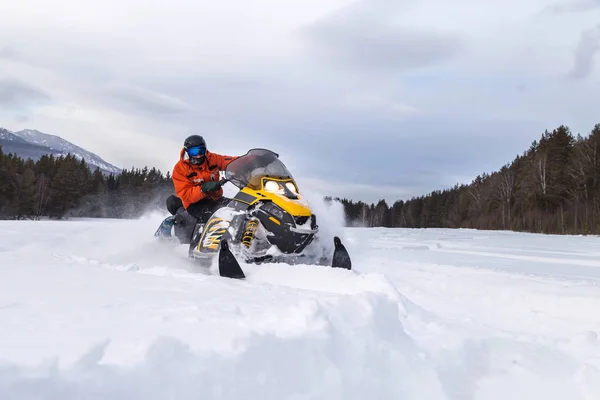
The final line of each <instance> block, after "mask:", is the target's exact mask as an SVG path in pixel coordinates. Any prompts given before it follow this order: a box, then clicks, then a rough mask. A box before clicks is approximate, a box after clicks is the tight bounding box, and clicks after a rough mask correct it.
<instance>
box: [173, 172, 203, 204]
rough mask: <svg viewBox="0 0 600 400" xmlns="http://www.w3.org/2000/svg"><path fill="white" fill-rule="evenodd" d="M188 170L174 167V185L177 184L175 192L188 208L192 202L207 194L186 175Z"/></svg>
mask: <svg viewBox="0 0 600 400" xmlns="http://www.w3.org/2000/svg"><path fill="white" fill-rule="evenodd" d="M186 174H187V171H185V170H184V169H183V168H180V167H178V166H176V167H175V168H174V169H173V185H174V186H175V194H176V195H177V197H179V198H180V199H181V201H182V202H183V207H184V208H187V207H188V206H189V205H190V204H192V203H195V202H197V201H200V200H202V199H203V198H204V197H206V195H205V194H204V193H203V192H202V188H201V187H200V186H199V185H197V184H195V183H194V182H192V181H191V180H190V178H188V177H187V176H186Z"/></svg>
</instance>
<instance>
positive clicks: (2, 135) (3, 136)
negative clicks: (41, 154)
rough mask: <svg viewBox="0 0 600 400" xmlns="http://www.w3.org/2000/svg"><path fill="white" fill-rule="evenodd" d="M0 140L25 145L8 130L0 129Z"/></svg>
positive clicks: (23, 141)
mask: <svg viewBox="0 0 600 400" xmlns="http://www.w3.org/2000/svg"><path fill="white" fill-rule="evenodd" d="M0 140H10V141H11V142H18V143H25V142H26V141H25V140H23V139H21V138H20V137H18V136H17V135H15V134H14V132H11V131H9V130H8V129H4V128H0Z"/></svg>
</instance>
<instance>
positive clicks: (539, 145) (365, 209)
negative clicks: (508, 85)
mask: <svg viewBox="0 0 600 400" xmlns="http://www.w3.org/2000/svg"><path fill="white" fill-rule="evenodd" d="M335 200H338V201H341V202H342V203H343V205H344V210H345V216H346V223H347V225H349V226H366V227H376V226H381V227H407V228H434V227H435V228H474V229H491V230H498V229H501V230H515V231H527V232H535V233H554V234H599V233H600V225H599V223H600V124H596V125H595V126H594V128H593V129H592V131H591V132H590V133H589V134H588V135H587V136H585V137H584V136H582V135H581V134H577V135H576V136H574V135H573V133H572V132H571V131H570V129H569V128H568V127H567V126H564V125H561V126H559V127H558V128H556V129H554V130H552V131H551V132H549V131H548V130H546V131H545V132H544V133H543V134H542V135H541V137H540V138H539V140H535V141H534V142H533V143H532V144H531V146H530V147H529V149H527V150H526V151H524V152H523V153H522V154H520V155H517V157H516V158H515V159H514V160H513V161H512V162H510V163H508V164H506V165H504V166H502V167H501V168H500V169H499V170H498V171H495V172H493V173H491V174H488V173H483V174H480V175H478V176H477V177H475V179H473V181H472V182H471V183H470V184H460V185H458V184H457V185H455V186H454V187H453V188H449V189H445V190H436V191H433V192H431V193H428V194H426V195H423V196H419V197H413V198H411V199H409V200H407V201H404V200H398V201H396V202H395V203H394V204H392V205H391V206H389V205H388V204H387V203H386V202H385V201H384V200H380V201H379V202H378V203H377V204H366V203H363V202H361V201H358V202H354V201H352V200H349V199H340V198H335Z"/></svg>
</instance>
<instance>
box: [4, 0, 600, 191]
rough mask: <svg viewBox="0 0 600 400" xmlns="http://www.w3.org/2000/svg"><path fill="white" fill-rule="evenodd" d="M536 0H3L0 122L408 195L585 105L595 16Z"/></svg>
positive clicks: (128, 158)
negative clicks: (195, 152)
mask: <svg viewBox="0 0 600 400" xmlns="http://www.w3.org/2000/svg"><path fill="white" fill-rule="evenodd" d="M116 4H118V5H119V8H118V10H119V11H118V12H116V11H115V10H116V9H115V7H114V6H115V5H116ZM550 4H555V3H554V2H553V1H552V0H528V1H522V0H504V1H500V0H489V1H485V2H481V1H480V2H477V1H473V0H456V1H453V2H451V3H449V2H447V1H442V0H421V1H416V0H398V1H392V0H369V1H358V2H356V1H352V0H302V1H301V0H289V1H286V2H281V1H277V0H255V1H252V2H234V1H233V0H224V1H222V2H214V1H208V0H196V1H192V0H174V2H173V3H169V4H167V3H165V2H162V1H160V0H146V1H142V0H119V1H118V2H117V1H116V0H108V1H107V2H97V1H93V0H81V1H79V2H77V3H75V2H74V1H73V0H56V1H55V2H44V1H40V0H20V1H18V2H7V3H6V5H4V4H3V6H1V7H0V8H2V11H1V12H0V77H1V78H0V79H4V80H3V81H2V82H4V84H3V85H4V87H5V89H4V92H3V93H4V94H3V95H2V96H3V97H2V99H4V100H0V101H3V103H2V104H1V105H0V126H2V125H10V124H11V123H12V124H14V125H12V126H7V128H9V129H14V130H19V129H22V128H26V127H27V128H36V129H38V130H41V131H46V132H48V133H53V134H58V135H61V136H63V137H65V138H66V139H68V140H71V141H73V142H75V143H78V144H79V145H81V146H83V147H85V148H88V149H89V150H91V151H94V152H96V153H98V154H100V155H101V156H102V157H103V158H105V159H107V160H108V161H110V162H112V163H115V164H116V165H119V166H123V167H131V166H133V165H135V166H143V165H149V166H156V167H157V168H160V169H161V170H163V171H166V170H171V169H172V167H173V165H174V163H175V161H176V160H177V157H178V154H179V149H180V148H181V144H182V142H183V139H184V138H185V137H186V136H187V135H189V134H190V133H200V134H202V135H204V136H205V137H206V140H207V141H208V144H209V146H210V147H211V149H212V150H214V151H216V152H221V153H224V154H243V153H245V152H246V151H247V150H248V149H249V148H252V147H268V148H272V149H273V150H275V151H277V152H279V153H280V154H281V156H282V160H284V162H285V163H286V164H287V165H289V166H290V169H291V170H292V172H293V173H294V175H295V176H298V177H301V178H302V179H301V181H300V182H299V183H300V184H301V185H303V186H304V184H303V182H304V181H306V182H307V184H308V183H309V182H310V183H312V184H314V186H315V187H316V188H319V187H321V188H323V186H319V185H322V183H323V182H325V183H326V186H325V188H327V189H329V190H332V191H334V192H331V193H329V194H331V195H334V196H352V197H353V198H356V199H357V200H358V199H363V200H371V201H376V200H377V197H380V196H382V195H383V194H384V192H389V193H391V196H399V197H400V196H401V197H403V198H406V197H409V196H412V195H420V194H424V193H426V192H427V191H430V190H433V189H439V188H443V187H451V186H452V185H454V184H455V183H456V182H455V180H456V179H458V178H457V177H469V176H471V177H474V176H475V175H476V174H478V173H481V172H483V171H491V170H493V169H496V168H498V167H500V166H502V165H503V164H504V163H506V162H507V161H510V160H511V159H512V158H514V156H515V155H517V154H519V153H520V152H521V151H522V150H524V149H526V148H527V147H528V145H529V144H530V143H531V142H532V141H533V140H534V139H536V138H538V136H539V134H541V133H542V132H543V130H544V129H552V128H553V127H555V126H558V124H562V123H565V124H568V125H570V126H571V127H572V129H573V130H574V131H576V132H581V133H586V131H587V130H589V129H590V128H591V127H592V126H593V124H595V123H597V122H600V121H597V118H598V114H597V110H596V108H597V107H596V106H595V104H596V102H595V99H596V97H597V92H598V88H599V85H600V80H599V79H600V77H599V76H598V75H597V74H593V73H592V71H593V57H594V49H595V45H594V43H596V42H594V37H595V36H594V35H595V34H594V33H593V32H595V31H589V32H588V33H586V34H585V35H581V27H582V26H583V27H586V26H596V25H597V23H598V15H596V14H594V13H593V12H591V11H592V10H590V12H588V13H578V14H576V15H569V14H566V13H544V14H543V15H540V10H541V9H542V8H544V7H546V6H548V5H550ZM561 4H562V3H561ZM564 4H566V3H564ZM569 4H571V5H573V4H580V5H579V6H577V7H575V8H576V9H577V8H579V9H582V7H581V4H582V3H569ZM232 7H233V8H232ZM559 8H560V7H559ZM31 9H36V11H37V12H36V13H34V14H32V13H31ZM61 9H63V10H64V9H69V10H70V13H68V14H66V13H61V12H59V10H61ZM232 9H234V10H235V12H232ZM563 9H566V8H565V7H563ZM140 10H144V12H140ZM557 26H558V27H560V29H557ZM165 27H168V29H165ZM580 39H581V40H580ZM578 41H580V45H579V48H578V49H579V50H577V52H576V53H577V54H578V61H577V62H576V63H575V65H573V51H574V50H575V47H576V45H577V43H578ZM565 71H571V75H572V76H573V77H578V76H579V77H585V78H586V85H577V84H576V83H575V82H573V80H572V79H564V76H565ZM7 77H11V78H10V80H7V79H9V78H7ZM7 82H9V84H7ZM15 82H17V83H15ZM6 88H8V89H10V90H6ZM7 93H11V94H10V95H9V94H7ZM49 94H51V96H50V95H49ZM50 97H51V98H50ZM565 98H569V99H570V107H565V106H564V99H565ZM9 101H10V102H11V104H17V103H15V101H18V104H19V105H18V106H12V107H13V108H14V107H16V108H15V109H10V110H8V111H7V110H6V109H7V107H6V106H5V105H6V103H7V102H9ZM16 115H17V116H21V117H23V118H19V119H18V120H17V121H15V116H16ZM3 118H6V121H8V122H6V121H5V122H4V123H2V119H3ZM27 119H29V120H27ZM32 124H33V125H34V126H32ZM465 179H466V178H465ZM319 182H320V183H319ZM391 188H398V189H397V190H392V189H391ZM389 200H390V201H392V200H393V199H389Z"/></svg>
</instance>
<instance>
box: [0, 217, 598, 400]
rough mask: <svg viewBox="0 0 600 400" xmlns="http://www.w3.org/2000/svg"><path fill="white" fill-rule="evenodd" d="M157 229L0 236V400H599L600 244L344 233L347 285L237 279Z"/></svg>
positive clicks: (84, 226)
mask: <svg viewBox="0 0 600 400" xmlns="http://www.w3.org/2000/svg"><path fill="white" fill-rule="evenodd" d="M162 218H163V215H154V216H148V217H147V218H142V219H137V220H108V219H101V220H79V221H76V220H74V221H69V222H62V221H0V265H1V266H2V268H0V327H1V329H0V399H15V400H16V399H50V398H53V399H61V400H75V399H130V400H142V399H143V400H159V399H161V400H162V399H211V400H232V399H261V400H263V399H264V400H287V399H294V400H301V399H302V400H304V399H306V400H308V399H312V400H317V399H318V400H325V399H327V400H366V399H386V400H388V399H390V400H391V399H403V400H467V399H468V400H513V399H514V400H517V399H519V400H525V399H528V400H529V399H531V400H542V399H543V400H592V399H594V400H597V399H600V341H599V340H598V333H599V332H600V312H598V310H600V286H599V283H600V260H599V258H598V248H599V247H600V238H598V237H594V236H589V237H582V236H550V235H541V234H526V233H515V232H498V231H496V232H486V231H474V230H466V229H464V230H463V229H456V230H452V229H388V228H372V229H368V228H345V229H344V231H343V234H342V240H343V241H344V242H345V243H347V244H348V250H349V251H350V253H351V255H352V257H353V262H354V264H353V265H354V266H355V270H354V271H346V270H333V269H332V268H325V267H311V266H307V265H295V266H288V265H283V264H263V265H258V266H249V265H246V264H243V265H242V267H243V268H244V270H245V272H246V273H247V277H248V279H247V280H246V281H234V280H229V279H226V278H220V277H218V276H212V275H210V274H209V273H208V272H209V271H208V270H204V269H201V268H199V267H195V268H194V266H193V265H192V264H191V263H190V262H189V260H188V259H187V258H186V257H187V246H185V245H183V246H180V247H171V246H169V245H167V244H163V245H159V244H160V243H157V242H156V241H155V240H154V239H155V238H154V237H153V236H152V233H153V232H154V230H155V229H156V226H158V224H159V223H160V221H161V220H162ZM32 248H34V249H35V251H31V249H32Z"/></svg>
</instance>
